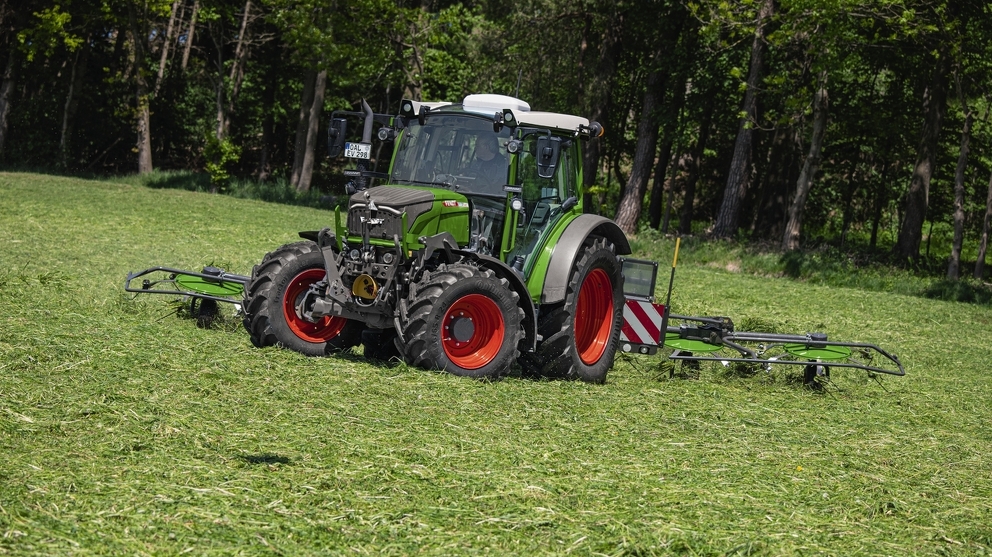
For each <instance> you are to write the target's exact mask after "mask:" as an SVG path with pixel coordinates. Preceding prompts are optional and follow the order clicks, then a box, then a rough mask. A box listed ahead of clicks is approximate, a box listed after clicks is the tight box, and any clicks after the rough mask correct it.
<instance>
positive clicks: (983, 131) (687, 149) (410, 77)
mask: <svg viewBox="0 0 992 557" xmlns="http://www.w3.org/2000/svg"><path fill="white" fill-rule="evenodd" d="M15 4H16V5H15ZM4 6H5V7H4V8H2V9H3V10H4V11H3V13H2V15H3V23H4V26H3V28H2V29H0V64H3V65H5V67H4V75H7V72H8V71H9V75H10V76H11V77H10V78H9V81H7V82H8V83H10V84H11V86H10V88H9V93H8V94H7V95H8V96H7V97H5V100H3V101H2V102H0V111H2V110H6V111H7V113H6V114H0V122H2V121H4V119H6V122H7V128H8V129H7V136H6V137H7V139H6V140H5V141H3V142H2V145H0V156H2V157H3V161H4V162H5V163H6V164H8V165H11V167H13V168H17V167H25V166H27V167H34V168H37V167H43V166H47V167H55V166H59V167H60V168H64V169H65V170H68V171H73V172H79V173H99V174H121V173H125V172H130V171H133V170H134V169H135V168H136V164H135V163H136V156H135V154H136V153H137V152H140V151H141V149H142V147H141V146H140V145H136V137H137V134H136V131H135V130H136V127H137V122H138V118H137V116H138V115H139V114H140V112H141V111H140V110H139V108H140V107H141V106H143V103H144V102H146V101H147V102H148V106H149V113H150V145H149V146H148V149H150V150H151V152H152V160H153V163H154V166H155V167H156V168H159V169H163V170H182V171H191V172H202V171H207V172H208V173H210V174H214V175H216V176H217V177H218V179H221V180H225V179H226V178H224V177H223V174H224V173H226V174H229V175H230V177H231V178H232V180H233V181H242V182H245V183H247V182H248V181H251V180H253V179H258V180H261V181H266V180H270V179H274V178H278V177H288V176H289V175H290V173H291V172H290V171H291V169H292V168H293V166H294V161H295V160H296V159H297V158H298V157H297V151H298V150H300V149H302V148H303V147H301V146H300V142H298V141H297V140H296V132H297V128H298V127H299V124H300V120H299V119H300V116H301V110H300V105H301V101H302V98H301V96H302V95H303V93H304V92H305V91H306V87H305V84H306V83H305V82H306V81H307V76H311V75H312V74H313V72H314V71H317V70H327V71H328V79H327V90H326V92H325V95H324V99H325V102H324V109H325V113H324V114H323V118H321V121H322V126H326V122H327V119H328V118H327V114H326V112H327V111H330V110H334V109H353V108H355V107H356V106H357V104H358V103H359V101H360V99H362V98H365V99H366V100H368V102H369V103H370V105H371V106H372V107H373V108H374V109H375V110H376V111H378V112H394V111H396V108H397V106H398V101H399V100H400V99H401V98H402V97H414V98H423V99H425V100H447V101H457V100H459V99H460V98H462V97H463V95H465V94H467V93H472V92H493V93H503V94H519V96H520V97H522V98H524V99H525V100H527V101H528V102H529V103H530V104H531V105H532V106H533V107H534V109H535V110H554V111H562V112H568V113H573V114H580V115H583V116H588V117H592V118H594V119H598V120H599V121H600V122H602V123H603V124H604V125H605V128H606V130H607V134H606V136H605V137H604V138H603V139H602V140H601V141H600V142H598V143H596V144H595V149H589V150H588V152H589V153H590V154H589V156H588V158H587V160H586V161H585V164H584V168H585V172H586V174H587V176H588V180H587V185H588V186H589V193H591V197H592V199H591V201H592V202H593V203H592V208H591V210H594V211H596V212H599V213H601V214H605V215H610V216H612V215H613V214H614V212H615V210H616V205H617V203H618V200H619V199H620V198H621V197H622V195H621V194H622V188H623V187H624V185H625V184H626V181H627V178H628V177H629V175H630V172H631V168H632V166H633V163H634V160H633V157H634V153H635V147H636V144H637V141H638V139H639V138H638V137H637V133H636V126H637V123H638V122H639V121H640V120H641V115H640V114H639V111H640V108H641V105H642V103H641V99H642V98H643V96H644V89H645V87H646V81H647V80H646V77H647V75H648V74H649V73H650V72H651V71H652V70H657V71H660V73H661V76H660V80H661V83H662V85H661V86H660V87H661V90H662V93H661V95H659V99H658V107H657V110H656V111H655V114H652V115H649V116H650V117H651V119H652V120H653V122H654V123H655V124H656V125H657V126H658V128H659V134H658V147H657V155H656V156H658V157H660V156H662V155H666V156H667V160H659V161H650V163H649V164H648V165H646V167H653V168H655V169H656V171H655V172H652V177H651V186H650V187H651V189H654V190H657V192H649V193H648V195H646V197H645V204H646V205H647V204H648V203H649V200H650V199H651V198H652V197H654V198H656V199H657V198H659V197H660V198H662V199H663V200H664V201H665V202H666V203H668V204H669V205H670V213H671V215H681V214H682V213H685V214H686V215H687V216H691V217H692V218H691V220H692V221H695V222H696V223H700V224H699V226H701V227H702V231H703V232H705V231H706V230H707V229H708V228H709V226H711V225H712V223H713V222H714V220H715V218H716V215H717V211H718V210H719V207H720V206H721V201H722V196H723V192H724V189H725V184H726V182H727V173H728V169H729V165H730V163H731V160H732V158H733V148H734V144H735V139H736V135H737V133H738V118H739V113H740V108H741V101H742V86H743V85H744V79H745V78H746V76H747V74H748V68H749V60H750V49H751V44H752V37H753V33H754V28H755V25H756V19H757V10H758V3H757V2H737V3H734V2H725V1H722V0H693V1H690V2H680V1H677V0H662V1H651V0H623V1H620V2H616V1H612V2H607V1H604V0H583V1H582V2H573V1H565V0H527V1H522V2H515V3H509V4H508V3H505V2H499V3H497V2H492V1H490V0H479V1H472V2H451V1H434V2H419V3H415V2H406V1H399V0H359V1H349V2H344V1H331V2H325V1H314V0H305V1H298V0H292V1H291V0H256V1H251V2H248V1H247V0H200V1H198V2H194V0H178V1H175V2H172V1H169V0H155V1H152V2H145V3H136V2H133V1H130V0H128V1H123V0H73V1H72V2H62V3H55V2H52V1H50V0H26V1H24V2H17V3H11V2H8V3H6V4H4ZM132 16H133V19H134V21H133V26H134V29H132ZM768 31H769V32H768V34H767V43H768V44H767V45H766V46H767V56H766V57H765V58H766V60H765V66H766V67H765V71H764V72H763V79H762V83H761V87H760V91H759V107H760V108H761V110H760V112H759V114H758V115H757V116H756V118H755V119H754V121H753V122H748V124H747V126H748V127H749V128H750V129H753V130H754V132H755V134H754V138H755V139H754V146H753V149H752V152H751V156H750V165H749V166H750V172H749V176H750V183H749V184H748V187H747V191H746V195H745V196H744V199H743V201H742V205H741V208H740V211H741V214H742V216H741V218H740V219H739V223H740V231H739V235H740V237H743V238H749V239H750V240H752V241H756V242H766V241H772V242H775V241H778V240H779V239H780V238H781V236H782V232H783V230H784V226H785V222H786V219H787V211H788V208H789V205H790V203H791V201H792V197H793V196H794V193H795V188H796V183H797V179H798V175H799V170H800V169H801V168H802V166H803V163H804V157H805V156H806V153H807V152H808V145H807V142H808V141H809V138H810V135H811V123H812V122H811V120H812V99H813V92H814V91H815V90H816V88H817V87H818V84H819V83H821V82H824V83H826V84H827V87H828V89H829V99H830V102H829V111H828V114H829V120H828V124H827V130H826V133H825V136H824V138H825V139H824V145H823V151H822V161H821V163H820V167H819V172H818V174H817V176H816V180H815V182H814V183H813V186H812V191H811V192H810V194H809V197H808V201H807V202H806V208H805V211H804V213H803V230H802V242H804V243H805V244H806V245H808V246H816V245H817V244H818V243H819V242H821V241H829V242H833V243H835V244H840V245H844V244H846V243H850V242H852V241H854V242H857V243H867V244H868V245H869V246H870V247H872V248H877V249H878V252H879V253H882V252H884V251H885V250H887V249H888V248H889V247H890V246H891V245H892V244H893V243H894V242H895V241H896V240H897V236H898V235H899V233H900V225H901V223H902V221H903V215H904V213H905V194H906V192H907V188H908V186H909V183H910V178H911V176H912V172H913V166H914V163H915V162H916V159H917V156H918V153H917V151H918V149H919V146H920V141H921V138H920V129H921V124H922V122H923V117H924V114H925V109H924V108H925V100H926V99H927V98H928V97H927V95H928V91H930V90H931V89H932V85H933V83H931V77H932V76H931V73H930V71H929V68H933V67H934V66H935V56H937V54H936V53H938V52H944V51H946V54H945V55H946V56H949V57H951V65H952V68H953V70H952V73H953V76H954V77H955V82H954V83H953V84H949V85H950V86H951V88H952V89H954V92H953V94H949V95H948V98H949V99H950V100H949V101H948V103H947V104H948V106H947V116H946V118H945V119H944V120H945V121H944V123H943V126H942V133H941V134H940V137H939V141H938V146H937V150H938V153H937V157H936V159H935V167H934V173H933V177H932V186H931V188H930V192H929V196H928V207H927V210H926V215H927V218H928V219H929V220H928V222H925V223H923V227H924V229H923V233H924V234H923V235H924V243H923V245H922V247H921V249H920V251H921V254H920V256H921V257H924V258H926V257H928V256H929V257H943V256H944V255H946V254H947V253H949V250H950V244H949V243H948V242H944V240H943V234H944V231H945V230H946V225H950V223H951V222H952V215H953V176H954V167H955V163H956V160H957V154H958V149H959V147H958V146H959V144H960V131H961V129H962V126H963V121H964V115H965V112H966V110H967V109H971V110H973V111H974V113H975V114H976V121H975V125H974V127H973V129H972V132H971V134H972V138H971V145H972V148H971V151H972V156H971V158H970V160H969V164H968V167H967V169H966V192H965V194H966V196H965V214H966V218H965V245H964V253H965V254H969V253H972V254H973V253H976V252H977V250H978V247H977V239H978V238H979V236H980V234H981V232H982V231H981V226H982V218H983V215H984V211H985V206H986V192H987V183H988V179H989V176H990V175H992V165H990V163H989V160H988V157H987V156H986V154H985V153H987V152H988V147H989V145H992V126H990V125H989V121H990V120H989V110H988V106H989V100H988V99H989V91H992V82H990V79H992V72H990V71H988V70H989V64H990V62H989V61H990V60H992V51H990V49H992V47H990V46H989V45H992V10H990V9H989V8H988V6H986V5H983V4H982V3H980V2H979V3H976V2H963V3H959V2H951V1H949V0H826V1H824V0H818V1H811V0H779V2H778V7H777V9H776V12H775V16H774V20H773V22H772V24H771V26H770V27H769V30H768ZM135 33H136V34H137V35H136V36H138V37H139V38H140V40H138V41H137V43H135V40H134V39H133V38H132V35H133V34H135ZM135 56H139V57H140V59H137V60H136V59H135ZM7 62H9V64H8V63H7ZM2 79H4V80H7V78H2ZM142 83H143V84H144V85H141V84H142ZM959 86H960V92H961V96H960V98H961V99H963V102H962V101H961V100H959V95H958V94H957V89H958V87H959ZM4 87H5V88H4V89H3V90H7V89H6V85H5V86H4ZM142 87H144V88H146V89H147V91H144V92H143V93H142V92H141V90H144V89H142ZM683 91H684V95H683V94H682V92H683ZM676 93H678V94H676ZM139 99H140V103H139ZM212 129H217V130H218V133H217V134H216V136H217V137H222V138H223V142H224V143H222V145H223V146H224V149H221V150H217V149H215V147H220V146H221V144H219V145H215V146H211V145H205V143H204V138H203V131H204V130H212ZM325 132H326V127H322V128H321V129H320V130H319V132H318V134H317V137H318V138H319V140H318V142H317V153H319V154H322V153H324V152H326V151H325V147H326V144H325V141H326V139H325V138H326V133H325ZM0 136H2V134H0ZM590 147H592V146H590ZM208 152H209V153H210V154H208ZM235 152H238V153H240V156H239V157H237V159H236V160H235V159H234V158H233V157H232V155H233V154H234V153H235ZM218 153H220V154H218ZM223 153H226V155H224V154H223ZM222 160H223V161H225V162H223V163H222V162H221V161H222ZM337 170H338V167H337V163H334V162H332V161H327V160H326V158H324V159H323V160H322V157H318V161H317V164H316V165H315V171H314V172H315V175H314V180H313V187H314V189H316V190H318V191H319V192H321V194H323V195H327V194H332V195H333V194H341V193H342V192H343V190H342V189H341V184H342V183H343V180H340V179H339V177H338V176H337V172H336V171H337ZM690 183H691V184H693V186H694V191H692V193H691V197H690V193H689V192H688V191H687V186H688V185H689V184H690ZM669 198H670V200H669ZM666 203H659V204H656V205H653V206H652V207H653V208H652V209H651V210H650V211H642V212H641V214H642V215H643V216H642V221H643V222H644V223H645V224H646V225H648V226H656V225H655V223H657V222H659V221H660V214H659V212H660V211H661V210H662V207H664V206H665V204H666ZM689 213H691V215H690V214H689ZM677 220H679V219H677V218H676V219H674V221H677ZM931 223H933V224H934V226H933V230H935V231H936V232H935V233H934V234H933V235H931V234H930V224H931ZM685 232H688V230H686V231H685ZM928 249H929V252H928V251H927V250H928Z"/></svg>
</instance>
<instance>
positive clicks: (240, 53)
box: [224, 0, 251, 132]
mask: <svg viewBox="0 0 992 557" xmlns="http://www.w3.org/2000/svg"><path fill="white" fill-rule="evenodd" d="M250 14H251V0H246V2H245V11H244V15H243V16H242V18H241V30H240V31H239V32H238V44H237V47H236V48H235V49H234V61H233V62H232V63H231V73H230V75H229V76H228V81H229V82H230V83H231V93H230V94H229V95H228V97H227V110H226V111H225V113H224V118H225V120H224V130H225V132H229V131H230V129H231V113H233V112H234V103H236V102H237V100H238V95H240V94H241V84H242V83H243V82H244V78H245V61H246V60H247V59H248V36H247V33H248V21H249V18H250Z"/></svg>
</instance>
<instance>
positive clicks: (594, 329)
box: [519, 237, 624, 383]
mask: <svg viewBox="0 0 992 557" xmlns="http://www.w3.org/2000/svg"><path fill="white" fill-rule="evenodd" d="M584 289H586V290H584ZM623 305H624V296H623V274H622V272H621V269H620V261H619V260H618V259H617V256H616V254H615V253H614V252H613V245H612V244H610V243H609V242H607V241H606V240H605V239H603V238H598V237H592V238H590V239H589V240H587V241H586V243H585V244H584V245H583V247H582V252H581V253H579V255H578V257H577V261H576V263H575V266H574V267H573V268H572V273H571V275H570V276H569V279H568V289H567V290H566V292H565V301H564V302H563V303H560V304H554V305H545V306H544V307H542V308H541V313H540V315H539V316H538V324H537V326H538V332H539V333H540V334H541V336H542V337H543V340H542V341H541V343H540V344H538V346H537V351H535V352H534V353H533V354H524V355H523V357H522V358H520V361H519V363H520V365H521V367H523V368H524V370H525V371H526V372H530V373H539V374H542V375H546V376H550V377H557V378H566V379H581V380H582V381H585V382H588V383H603V382H605V381H606V374H607V372H609V370H610V368H611V367H613V357H614V355H615V354H616V351H617V346H618V345H619V342H620V327H621V326H622V324H623ZM579 306H581V307H579ZM577 313H579V314H581V315H578V319H576V317H577Z"/></svg>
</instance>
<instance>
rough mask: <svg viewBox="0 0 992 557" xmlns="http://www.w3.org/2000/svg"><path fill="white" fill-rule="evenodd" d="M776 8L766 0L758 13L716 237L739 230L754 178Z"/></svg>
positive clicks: (718, 216)
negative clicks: (768, 35) (761, 89)
mask: <svg viewBox="0 0 992 557" xmlns="http://www.w3.org/2000/svg"><path fill="white" fill-rule="evenodd" d="M774 9H775V3H774V0H764V2H763V3H762V5H761V10H760V11H759V13H758V24H757V27H756V28H755V30H754V41H753V42H752V44H751V65H750V68H749V69H748V74H747V90H746V92H745V93H744V104H743V106H741V113H742V114H743V116H742V117H741V119H740V122H739V123H738V127H737V140H736V142H735V143H734V156H733V159H731V162H730V170H729V171H728V172H727V185H726V187H725V188H724V190H723V203H722V204H721V205H720V212H719V213H718V215H717V219H716V225H715V226H714V227H713V236H714V237H715V238H729V237H731V236H733V235H734V234H736V233H737V219H738V216H739V213H740V208H741V204H742V203H743V201H744V194H745V193H747V186H748V181H749V180H750V177H751V143H752V141H753V139H754V129H753V128H752V125H753V123H755V122H757V121H758V115H757V105H758V85H759V84H760V83H761V72H762V71H763V66H764V56H765V29H766V28H767V26H768V23H769V21H770V20H771V17H772V14H773V12H774Z"/></svg>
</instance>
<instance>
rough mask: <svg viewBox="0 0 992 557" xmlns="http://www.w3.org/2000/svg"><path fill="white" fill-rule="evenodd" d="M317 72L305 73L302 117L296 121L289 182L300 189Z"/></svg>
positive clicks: (301, 106)
mask: <svg viewBox="0 0 992 557" xmlns="http://www.w3.org/2000/svg"><path fill="white" fill-rule="evenodd" d="M316 81H317V72H315V71H313V70H307V71H306V73H304V75H303V92H302V93H301V94H300V117H299V120H298V121H297V123H296V141H295V142H294V143H293V171H292V174H291V175H290V178H289V183H290V185H292V186H293V187H294V188H297V189H299V187H300V177H301V176H302V174H303V159H304V154H305V153H306V150H307V131H308V130H309V129H310V109H311V108H312V107H313V90H314V85H315V84H316Z"/></svg>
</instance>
